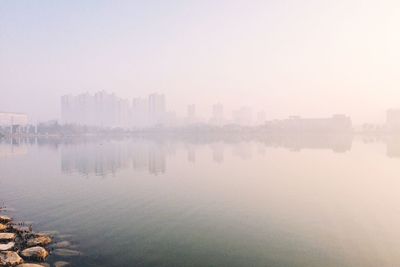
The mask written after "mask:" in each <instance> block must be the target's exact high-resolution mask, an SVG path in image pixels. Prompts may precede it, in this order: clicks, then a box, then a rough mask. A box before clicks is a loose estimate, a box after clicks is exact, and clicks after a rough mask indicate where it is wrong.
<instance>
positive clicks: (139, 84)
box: [0, 0, 400, 123]
mask: <svg viewBox="0 0 400 267" xmlns="http://www.w3.org/2000/svg"><path fill="white" fill-rule="evenodd" d="M399 28H400V1H396V0H392V1H389V0H386V1H385V0H384V1H372V0H365V1H361V0H360V1H357V0H338V1H330V0H308V1H298V0H279V1H278V0H276V1H245V0H243V1H234V0H226V1H161V0H160V1H77V0H75V1H13V0H7V1H1V2H0V111H15V112H27V113H28V114H29V115H30V117H31V118H32V119H33V120H45V119H53V118H59V116H60V96H61V95H63V94H67V93H72V94H78V93H82V92H92V93H93V92H96V91H99V90H106V91H108V92H114V93H116V94H117V95H119V96H121V97H124V98H132V97H135V96H145V95H147V94H149V93H153V92H158V93H164V94H165V95H166V97H167V105H168V109H169V110H176V111H177V113H178V115H182V116H183V115H184V114H185V111H186V106H187V105H188V104H191V103H195V104H196V105H197V111H198V113H200V114H199V115H201V116H205V117H206V116H209V114H210V112H211V107H210V106H211V105H212V104H214V103H217V102H221V103H223V104H224V105H225V108H226V115H227V116H229V115H230V114H231V110H232V109H234V108H238V107H240V106H242V105H247V106H252V107H253V108H254V110H255V111H258V110H264V111H266V115H267V119H273V118H284V117H287V116H289V115H301V116H304V117H315V116H330V115H331V114H333V113H346V114H348V115H350V116H352V118H353V120H354V122H355V123H363V122H365V121H372V122H380V121H383V120H384V115H385V114H384V112H385V111H386V109H388V108H392V107H400V75H399V69H400V64H399V62H400V49H399V48H400V34H399Z"/></svg>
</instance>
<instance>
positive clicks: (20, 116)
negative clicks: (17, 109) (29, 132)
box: [0, 112, 28, 127]
mask: <svg viewBox="0 0 400 267" xmlns="http://www.w3.org/2000/svg"><path fill="white" fill-rule="evenodd" d="M27 124H28V115H26V114H24V113H10V112H0V126H3V127H4V126H13V125H19V126H26V125H27Z"/></svg>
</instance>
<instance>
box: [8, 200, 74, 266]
mask: <svg viewBox="0 0 400 267" xmlns="http://www.w3.org/2000/svg"><path fill="white" fill-rule="evenodd" d="M10 211H12V209H10V208H8V207H6V206H4V205H3V206H1V207H0V266H2V267H3V266H4V267H10V266H17V267H43V266H45V267H51V266H55V267H64V266H70V263H69V262H67V261H55V262H54V263H53V265H50V263H49V262H48V261H47V260H48V257H49V256H50V255H53V254H54V255H56V256H63V257H71V256H79V255H81V253H80V252H78V251H76V250H72V249H70V247H71V244H70V242H69V241H65V240H61V239H60V237H57V234H58V233H57V232H54V231H53V232H52V231H43V232H35V231H34V230H33V226H32V223H27V222H23V221H15V220H14V219H13V217H12V216H10V215H9V212H10Z"/></svg>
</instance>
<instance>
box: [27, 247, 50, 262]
mask: <svg viewBox="0 0 400 267" xmlns="http://www.w3.org/2000/svg"><path fill="white" fill-rule="evenodd" d="M21 256H22V257H23V258H26V259H34V260H45V259H46V258H47V257H48V256H49V252H47V250H45V249H44V248H42V247H32V248H27V249H24V250H23V251H22V252H21Z"/></svg>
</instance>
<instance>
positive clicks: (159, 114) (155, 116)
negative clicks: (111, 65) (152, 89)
mask: <svg viewBox="0 0 400 267" xmlns="http://www.w3.org/2000/svg"><path fill="white" fill-rule="evenodd" d="M165 115H166V104H165V96H164V95H162V94H151V95H149V119H150V123H151V125H160V124H163V123H164V121H165Z"/></svg>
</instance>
